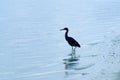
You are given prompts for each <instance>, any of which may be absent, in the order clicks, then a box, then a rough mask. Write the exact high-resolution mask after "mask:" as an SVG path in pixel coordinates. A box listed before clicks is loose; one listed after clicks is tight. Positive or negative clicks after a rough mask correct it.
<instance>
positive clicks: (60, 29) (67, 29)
mask: <svg viewBox="0 0 120 80" xmlns="http://www.w3.org/2000/svg"><path fill="white" fill-rule="evenodd" d="M62 30H66V31H68V28H67V27H65V28H63V29H60V31H62Z"/></svg>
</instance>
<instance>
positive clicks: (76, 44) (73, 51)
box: [61, 27, 81, 57]
mask: <svg viewBox="0 0 120 80" xmlns="http://www.w3.org/2000/svg"><path fill="white" fill-rule="evenodd" d="M61 30H66V33H65V39H66V41H67V42H68V44H69V45H70V46H71V47H72V54H71V55H72V57H76V55H75V49H76V47H79V48H80V47H81V46H80V44H79V43H78V42H77V41H76V40H75V39H73V38H72V37H69V36H68V31H69V30H68V28H67V27H65V28H63V29H61Z"/></svg>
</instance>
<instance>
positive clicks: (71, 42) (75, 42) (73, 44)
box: [67, 37, 80, 47]
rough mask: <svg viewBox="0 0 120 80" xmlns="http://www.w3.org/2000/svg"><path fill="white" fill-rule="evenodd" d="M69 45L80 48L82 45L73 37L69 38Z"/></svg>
mask: <svg viewBox="0 0 120 80" xmlns="http://www.w3.org/2000/svg"><path fill="white" fill-rule="evenodd" d="M67 41H68V43H69V44H70V45H71V46H78V47H80V44H79V43H78V42H77V41H76V40H75V39H74V38H72V37H68V40H67Z"/></svg>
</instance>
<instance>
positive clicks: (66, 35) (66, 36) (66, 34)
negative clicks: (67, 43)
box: [65, 30, 68, 39]
mask: <svg viewBox="0 0 120 80" xmlns="http://www.w3.org/2000/svg"><path fill="white" fill-rule="evenodd" d="M65 38H66V39H67V38H68V30H66V33H65Z"/></svg>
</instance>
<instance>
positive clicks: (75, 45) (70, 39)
mask: <svg viewBox="0 0 120 80" xmlns="http://www.w3.org/2000/svg"><path fill="white" fill-rule="evenodd" d="M65 39H66V41H67V42H68V43H69V45H70V46H72V47H80V44H79V43H78V42H77V41H76V40H75V39H73V38H72V37H69V36H68V29H66V33H65Z"/></svg>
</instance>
